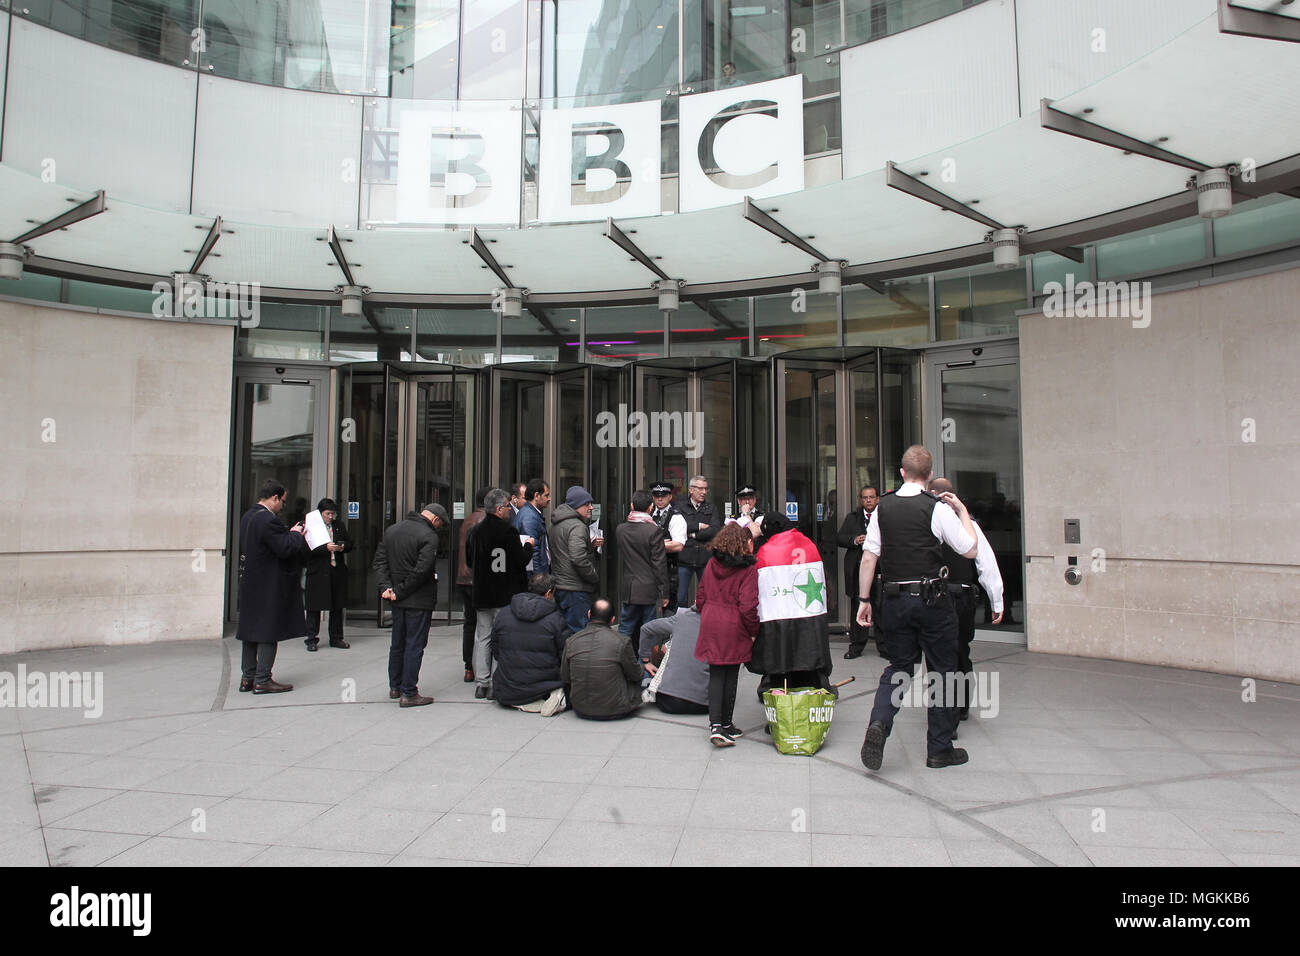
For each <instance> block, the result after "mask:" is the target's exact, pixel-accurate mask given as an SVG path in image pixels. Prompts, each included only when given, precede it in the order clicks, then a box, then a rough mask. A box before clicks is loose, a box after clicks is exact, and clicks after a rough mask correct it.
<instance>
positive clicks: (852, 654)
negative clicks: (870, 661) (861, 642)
mask: <svg viewBox="0 0 1300 956" xmlns="http://www.w3.org/2000/svg"><path fill="white" fill-rule="evenodd" d="M861 656H862V649H861V648H858V649H857V650H854V649H853V648H851V647H850V648H849V649H848V650H847V651H845V652H844V659H845V660H846V661H853V660H857V659H858V658H859V657H861Z"/></svg>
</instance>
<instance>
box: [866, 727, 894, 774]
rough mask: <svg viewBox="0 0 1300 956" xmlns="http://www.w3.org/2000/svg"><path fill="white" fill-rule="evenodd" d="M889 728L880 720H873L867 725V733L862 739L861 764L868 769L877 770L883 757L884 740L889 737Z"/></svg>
mask: <svg viewBox="0 0 1300 956" xmlns="http://www.w3.org/2000/svg"><path fill="white" fill-rule="evenodd" d="M889 731H890V728H889V727H886V726H885V724H884V723H883V722H882V721H879V720H873V721H872V722H871V723H870V724H868V725H867V735H866V737H864V738H863V740H862V753H861V755H860V756H861V757H862V766H864V767H866V768H867V769H868V770H879V769H880V764H881V761H883V760H884V757H885V741H886V740H887V739H888V738H889Z"/></svg>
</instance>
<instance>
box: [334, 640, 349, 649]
mask: <svg viewBox="0 0 1300 956" xmlns="http://www.w3.org/2000/svg"><path fill="white" fill-rule="evenodd" d="M351 646H352V645H351V644H349V643H348V642H347V641H330V647H341V648H343V649H344V650H345V651H346V650H347V649H348V648H349V647H351Z"/></svg>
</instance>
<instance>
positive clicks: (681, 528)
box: [668, 514, 686, 544]
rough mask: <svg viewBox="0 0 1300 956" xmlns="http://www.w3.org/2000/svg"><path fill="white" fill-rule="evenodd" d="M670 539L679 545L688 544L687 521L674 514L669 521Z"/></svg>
mask: <svg viewBox="0 0 1300 956" xmlns="http://www.w3.org/2000/svg"><path fill="white" fill-rule="evenodd" d="M668 537H669V538H670V539H671V540H673V541H676V542H677V543H678V544H685V543H686V519H685V518H683V517H682V516H681V515H679V514H674V515H673V516H672V517H671V518H669V519H668Z"/></svg>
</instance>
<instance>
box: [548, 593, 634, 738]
mask: <svg viewBox="0 0 1300 956" xmlns="http://www.w3.org/2000/svg"><path fill="white" fill-rule="evenodd" d="M613 623H614V606H613V604H611V603H610V602H609V601H608V600H606V599H605V598H599V599H597V601H596V602H595V603H594V604H592V606H591V612H590V615H589V622H588V624H587V626H586V627H584V628H583V629H582V630H580V631H579V632H578V633H577V634H574V635H573V636H572V637H570V638H569V641H568V643H567V644H565V645H564V663H563V665H562V666H561V668H560V679H561V680H563V681H564V685H565V693H566V694H567V696H568V699H569V706H570V707H572V708H573V712H574V713H575V714H577V715H578V716H579V717H582V718H583V719H585V720H618V719H619V718H620V717H626V716H628V715H629V714H631V713H632V711H634V710H636V709H637V707H638V706H639V705H640V704H641V675H642V669H641V665H640V664H639V663H638V662H637V659H636V654H635V653H634V652H633V651H632V645H631V644H629V643H628V640H627V638H626V637H624V636H623V635H622V634H620V633H619V632H618V631H616V630H614V628H613V626H612V625H613Z"/></svg>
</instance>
